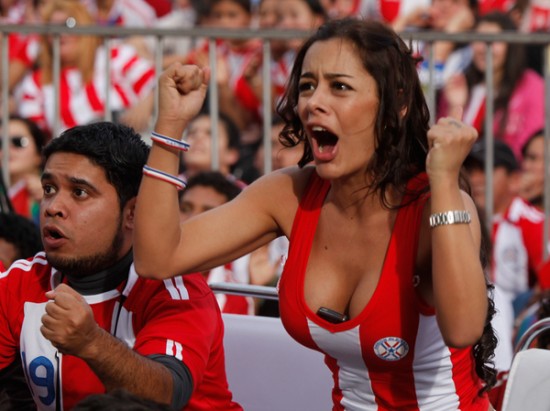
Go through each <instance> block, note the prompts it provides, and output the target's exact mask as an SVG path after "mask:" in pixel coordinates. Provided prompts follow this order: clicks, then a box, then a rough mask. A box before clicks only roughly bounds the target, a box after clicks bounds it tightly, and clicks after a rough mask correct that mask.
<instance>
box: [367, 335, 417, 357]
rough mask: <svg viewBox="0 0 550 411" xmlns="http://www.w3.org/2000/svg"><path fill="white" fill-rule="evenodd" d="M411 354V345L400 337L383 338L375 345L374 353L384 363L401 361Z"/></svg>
mask: <svg viewBox="0 0 550 411" xmlns="http://www.w3.org/2000/svg"><path fill="white" fill-rule="evenodd" d="M408 352H409V344H407V342H406V341H405V340H403V339H402V338H399V337H385V338H381V339H379V340H378V341H376V343H375V344H374V353H375V354H376V356H377V357H378V358H380V359H382V360H384V361H399V360H400V359H402V358H403V357H405V356H406V355H407V353H408Z"/></svg>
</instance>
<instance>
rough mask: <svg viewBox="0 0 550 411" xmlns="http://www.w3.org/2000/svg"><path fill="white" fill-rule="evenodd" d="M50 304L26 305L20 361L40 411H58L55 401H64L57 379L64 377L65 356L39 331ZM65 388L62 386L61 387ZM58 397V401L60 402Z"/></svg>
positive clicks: (27, 303) (28, 303)
mask: <svg viewBox="0 0 550 411" xmlns="http://www.w3.org/2000/svg"><path fill="white" fill-rule="evenodd" d="M46 304H47V303H45V302H44V303H39V304H38V303H30V302H26V303H25V305H24V311H25V317H24V320H23V324H22V328H21V337H20V342H19V343H20V347H21V360H22V364H23V368H24V371H25V376H26V379H27V384H28V385H29V388H30V390H31V393H32V396H33V398H34V402H35V403H36V405H37V409H38V410H40V411H54V410H56V401H61V409H63V398H62V397H63V396H62V395H61V394H60V391H59V387H58V384H57V383H58V381H57V378H58V376H59V378H60V377H61V375H60V372H59V370H60V369H61V361H62V355H61V354H58V353H57V350H56V349H55V348H54V346H53V345H52V344H51V342H50V341H49V340H47V339H46V338H45V337H44V336H43V335H42V333H41V332H40V331H39V330H40V327H41V326H42V316H43V315H44V314H45V313H46ZM60 384H62V383H60ZM57 397H59V398H57Z"/></svg>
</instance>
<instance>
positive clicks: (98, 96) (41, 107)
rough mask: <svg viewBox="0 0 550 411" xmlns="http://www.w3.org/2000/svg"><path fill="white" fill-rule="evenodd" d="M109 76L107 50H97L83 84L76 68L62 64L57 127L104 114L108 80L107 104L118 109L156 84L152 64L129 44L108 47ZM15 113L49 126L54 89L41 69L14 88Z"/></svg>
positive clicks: (112, 109)
mask: <svg viewBox="0 0 550 411" xmlns="http://www.w3.org/2000/svg"><path fill="white" fill-rule="evenodd" d="M110 54H111V58H110V76H109V77H107V76H106V67H107V60H106V53H105V50H104V49H103V48H99V49H98V50H97V53H96V59H95V65H94V75H93V79H92V81H91V82H89V83H87V84H85V83H84V81H83V79H82V74H81V73H80V71H79V70H78V69H77V68H64V69H62V70H61V78H60V90H59V93H60V117H61V118H60V128H61V130H65V129H67V128H70V127H74V126H76V125H82V124H87V123H90V122H93V121H98V120H102V119H103V118H104V111H105V100H106V85H107V84H106V83H107V81H110V88H109V91H110V95H109V108H110V110H111V111H119V110H123V109H126V108H129V107H131V106H133V105H134V104H136V103H137V102H138V101H140V99H143V98H144V97H145V96H147V95H148V94H149V93H150V92H151V91H152V89H153V87H154V86H155V71H154V66H153V64H152V63H151V62H149V61H148V60H145V59H143V58H141V57H139V56H138V54H137V53H136V51H135V49H134V48H133V47H131V46H128V45H124V44H118V45H115V46H113V47H112V48H111V53H110ZM15 98H16V102H17V104H16V107H17V110H18V114H19V115H21V116H23V117H28V118H30V119H31V120H34V121H35V122H37V123H38V124H39V125H40V126H42V127H43V128H44V129H48V130H52V126H53V124H54V107H55V91H54V87H53V84H46V85H43V84H42V83H41V71H40V70H36V71H34V72H33V73H32V74H29V75H28V76H27V77H26V78H25V79H24V80H23V81H22V83H21V85H20V86H19V87H18V88H17V90H16V92H15Z"/></svg>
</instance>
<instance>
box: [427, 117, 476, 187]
mask: <svg viewBox="0 0 550 411" xmlns="http://www.w3.org/2000/svg"><path fill="white" fill-rule="evenodd" d="M451 114H452V115H451V116H449V117H443V118H441V119H439V121H438V122H437V123H436V124H435V125H433V126H432V127H431V128H430V130H428V143H429V147H430V149H429V151H428V156H427V158H426V172H427V173H428V176H429V177H430V182H435V181H437V180H439V179H447V178H451V179H453V180H457V181H458V175H459V172H460V168H461V167H462V163H463V162H464V159H465V158H466V156H467V155H468V154H469V153H470V150H471V148H472V146H473V144H474V143H475V142H476V140H477V138H478V133H477V130H476V129H475V128H473V127H471V126H468V125H466V124H464V123H463V122H462V121H460V118H461V116H462V109H461V108H460V109H454V110H453V112H452V113H451Z"/></svg>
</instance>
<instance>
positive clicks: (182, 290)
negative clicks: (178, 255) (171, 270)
mask: <svg viewBox="0 0 550 411" xmlns="http://www.w3.org/2000/svg"><path fill="white" fill-rule="evenodd" d="M164 286H165V287H166V289H167V290H168V292H169V293H170V296H171V297H172V300H188V299H189V292H188V291H187V288H186V287H185V284H184V283H183V277H181V276H179V277H176V278H169V279H167V280H164Z"/></svg>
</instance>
